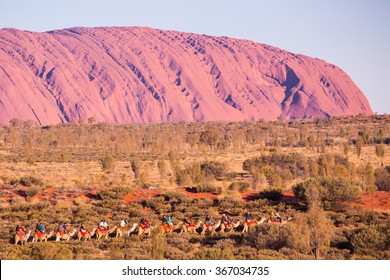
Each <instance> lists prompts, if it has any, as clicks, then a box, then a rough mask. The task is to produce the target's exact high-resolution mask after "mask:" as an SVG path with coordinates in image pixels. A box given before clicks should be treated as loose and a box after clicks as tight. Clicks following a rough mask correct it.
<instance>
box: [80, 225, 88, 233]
mask: <svg viewBox="0 0 390 280" xmlns="http://www.w3.org/2000/svg"><path fill="white" fill-rule="evenodd" d="M80 232H81V234H86V233H87V231H86V230H85V228H84V225H80Z"/></svg>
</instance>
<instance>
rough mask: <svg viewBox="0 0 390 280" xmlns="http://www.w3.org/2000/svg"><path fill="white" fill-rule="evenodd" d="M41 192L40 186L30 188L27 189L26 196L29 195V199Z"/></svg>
mask: <svg viewBox="0 0 390 280" xmlns="http://www.w3.org/2000/svg"><path fill="white" fill-rule="evenodd" d="M40 191H41V188H40V187H38V186H30V187H29V188H28V189H27V191H26V194H27V196H28V197H33V196H34V195H36V194H38V193H39V192H40Z"/></svg>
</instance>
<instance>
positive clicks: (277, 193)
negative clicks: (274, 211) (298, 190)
mask: <svg viewBox="0 0 390 280" xmlns="http://www.w3.org/2000/svg"><path fill="white" fill-rule="evenodd" d="M261 194H262V196H263V197H264V198H266V199H269V200H273V201H279V200H281V199H282V197H283V190H282V189H273V188H272V189H266V190H264V191H263V192H262V193H261Z"/></svg>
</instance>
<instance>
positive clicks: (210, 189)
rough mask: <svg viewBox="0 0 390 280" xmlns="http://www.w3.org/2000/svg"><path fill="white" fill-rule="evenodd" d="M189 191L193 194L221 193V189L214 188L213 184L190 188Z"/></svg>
mask: <svg viewBox="0 0 390 280" xmlns="http://www.w3.org/2000/svg"><path fill="white" fill-rule="evenodd" d="M191 189H192V190H194V191H195V192H204V193H216V194H220V193H221V192H222V189H221V187H217V186H214V185H213V184H208V183H204V184H200V185H197V186H195V187H192V188H191Z"/></svg>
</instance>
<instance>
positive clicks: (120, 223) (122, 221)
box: [119, 219, 127, 228]
mask: <svg viewBox="0 0 390 280" xmlns="http://www.w3.org/2000/svg"><path fill="white" fill-rule="evenodd" d="M126 224H127V223H126V221H125V220H123V219H122V220H121V221H120V222H119V227H121V228H124V227H125V225H126Z"/></svg>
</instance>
